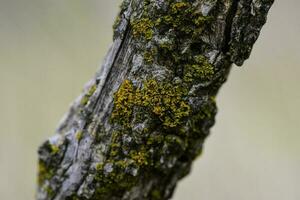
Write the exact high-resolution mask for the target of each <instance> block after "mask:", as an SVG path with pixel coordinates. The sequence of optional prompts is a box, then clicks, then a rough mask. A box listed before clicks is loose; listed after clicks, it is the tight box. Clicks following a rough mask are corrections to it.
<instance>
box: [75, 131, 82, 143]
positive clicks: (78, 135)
mask: <svg viewBox="0 0 300 200" xmlns="http://www.w3.org/2000/svg"><path fill="white" fill-rule="evenodd" d="M82 134H83V133H82V131H77V133H76V134H75V138H76V140H77V141H80V140H81V138H82Z"/></svg>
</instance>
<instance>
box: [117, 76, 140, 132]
mask: <svg viewBox="0 0 300 200" xmlns="http://www.w3.org/2000/svg"><path fill="white" fill-rule="evenodd" d="M134 104H135V89H134V88H133V85H132V83H131V82H130V81H129V80H125V81H124V82H123V83H122V85H121V86H120V88H119V90H118V91H117V92H116V93H115V95H114V110H113V112H112V119H113V120H114V121H116V122H118V123H119V124H121V125H123V126H126V127H128V126H130V125H129V122H130V121H131V118H132V113H133V110H132V109H133V105H134Z"/></svg>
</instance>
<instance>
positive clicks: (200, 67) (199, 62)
mask: <svg viewBox="0 0 300 200" xmlns="http://www.w3.org/2000/svg"><path fill="white" fill-rule="evenodd" d="M214 73H215V72H214V66H213V65H212V64H210V63H209V62H208V60H207V59H206V58H205V57H204V56H202V55H197V56H194V59H193V61H192V63H189V64H186V65H185V66H184V77H183V80H184V81H185V82H193V81H208V80H210V79H211V78H212V77H213V75H214Z"/></svg>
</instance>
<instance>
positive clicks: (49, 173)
mask: <svg viewBox="0 0 300 200" xmlns="http://www.w3.org/2000/svg"><path fill="white" fill-rule="evenodd" d="M53 175H54V173H53V170H52V169H49V168H48V167H47V166H46V164H45V162H43V161H41V160H40V161H39V163H38V185H42V184H43V183H44V181H45V180H49V179H50V178H52V177H53Z"/></svg>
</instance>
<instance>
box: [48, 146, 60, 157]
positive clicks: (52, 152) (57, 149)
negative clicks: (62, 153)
mask: <svg viewBox="0 0 300 200" xmlns="http://www.w3.org/2000/svg"><path fill="white" fill-rule="evenodd" d="M50 148H51V154H52V155H54V154H57V153H58V152H59V147H58V146H57V145H55V144H50Z"/></svg>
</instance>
